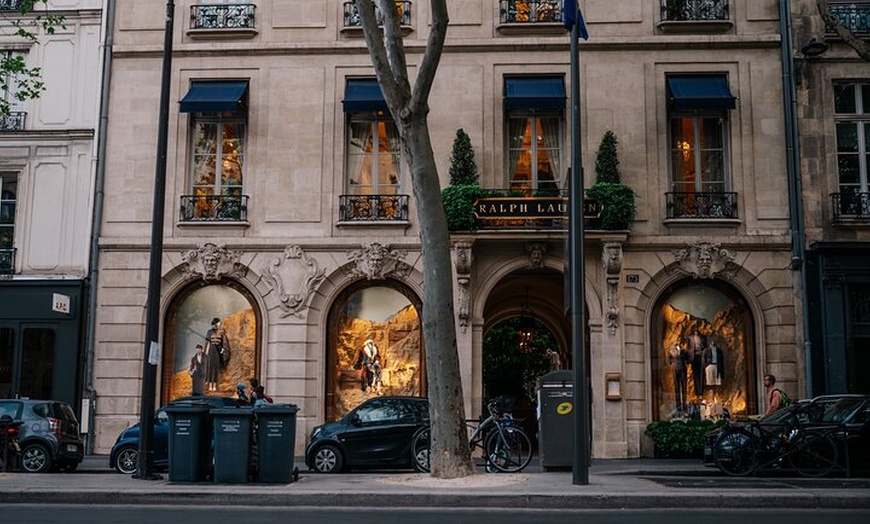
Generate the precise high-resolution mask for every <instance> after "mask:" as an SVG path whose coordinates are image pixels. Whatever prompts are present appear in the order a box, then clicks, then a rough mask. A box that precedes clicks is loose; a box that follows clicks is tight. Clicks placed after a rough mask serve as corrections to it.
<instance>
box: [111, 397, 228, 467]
mask: <svg viewBox="0 0 870 524" xmlns="http://www.w3.org/2000/svg"><path fill="white" fill-rule="evenodd" d="M194 402H196V403H202V402H205V403H206V404H208V405H209V406H211V407H212V408H231V407H235V406H236V399H235V398H232V397H208V396H197V397H182V398H178V399H175V400H173V401H172V402H170V403H169V404H166V405H165V406H162V407H161V408H160V409H158V410H157V412H155V413H154V436H153V438H152V441H151V442H152V447H153V450H154V469H155V470H165V469H167V468H168V467H169V438H168V437H169V415H168V414H167V413H166V407H167V406H176V405H179V404H191V403H194ZM138 463H139V424H135V425H133V426H130V427H128V428H127V429H125V430H124V431H122V432H121V434H120V435H118V438H117V439H116V440H115V444H114V445H113V446H112V451H111V452H110V453H109V467H110V468H113V469H114V470H115V471H117V472H118V473H123V474H125V475H131V474H133V473H135V472H136V469H137V467H138Z"/></svg>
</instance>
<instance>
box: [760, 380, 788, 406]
mask: <svg viewBox="0 0 870 524" xmlns="http://www.w3.org/2000/svg"><path fill="white" fill-rule="evenodd" d="M764 387H765V388H766V389H767V410H765V412H764V416H767V415H772V414H773V413H775V412H776V411H777V410H780V409H782V408H784V407H785V403H784V402H783V394H782V390H780V389H779V388H777V387H776V377H774V376H773V375H764Z"/></svg>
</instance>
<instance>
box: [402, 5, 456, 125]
mask: <svg viewBox="0 0 870 524" xmlns="http://www.w3.org/2000/svg"><path fill="white" fill-rule="evenodd" d="M429 6H430V8H429V10H430V11H431V12H432V25H431V27H430V28H429V40H428V42H427V43H426V51H425V52H424V54H423V60H422V62H421V63H420V69H419V70H418V71H417V79H416V81H415V82H414V93H413V96H412V98H411V104H410V106H411V108H412V110H413V111H415V112H417V111H422V110H425V109H426V104H427V100H429V91H430V90H431V89H432V82H433V80H434V79H435V71H436V70H437V69H438V63H439V62H440V61H441V51H442V50H443V48H444V41H445V40H446V39H447V24H448V22H449V21H450V17H449V16H448V14H447V2H446V0H431V1H430V2H429Z"/></svg>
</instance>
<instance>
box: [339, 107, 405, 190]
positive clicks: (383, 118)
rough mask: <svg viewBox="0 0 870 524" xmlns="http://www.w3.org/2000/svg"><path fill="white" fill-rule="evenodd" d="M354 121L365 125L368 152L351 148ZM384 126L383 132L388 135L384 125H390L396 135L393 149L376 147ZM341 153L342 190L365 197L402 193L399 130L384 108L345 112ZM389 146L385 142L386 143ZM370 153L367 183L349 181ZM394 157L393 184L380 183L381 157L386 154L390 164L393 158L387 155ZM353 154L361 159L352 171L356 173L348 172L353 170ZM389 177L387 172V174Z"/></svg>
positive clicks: (356, 174) (401, 153)
mask: <svg viewBox="0 0 870 524" xmlns="http://www.w3.org/2000/svg"><path fill="white" fill-rule="evenodd" d="M355 124H366V125H367V126H368V128H369V133H370V137H371V140H372V144H371V152H367V151H364V150H362V152H361V153H354V152H353V149H354V148H353V147H352V141H353V140H354V138H355V137H354V133H353V131H354V125H355ZM382 125H383V126H384V134H385V136H388V129H387V126H390V127H392V128H393V131H394V132H395V136H396V147H397V149H396V150H389V149H388V150H387V151H381V150H380V140H381V138H380V134H381V133H380V127H381V126H382ZM373 127H374V128H377V130H378V132H374V129H373ZM345 133H346V135H345V136H346V140H345V152H344V166H345V168H344V182H343V187H344V191H345V193H346V194H348V195H365V196H374V195H391V196H395V195H401V194H402V186H403V184H402V180H403V178H404V170H405V167H404V166H405V155H404V151H403V149H402V144H401V140H400V139H399V129H398V126H397V125H396V123H395V122H394V121H393V119H392V116H391V115H390V114H389V112H388V111H351V112H347V113H346V114H345ZM387 147H388V148H389V144H388V145H387ZM369 155H371V162H370V167H371V171H370V173H369V175H370V179H371V183H369V184H362V183H360V182H356V183H353V176H359V175H360V174H361V173H362V171H363V167H364V165H365V164H364V163H365V158H366V157H367V156H369ZM393 155H395V156H396V162H395V170H396V171H395V183H386V182H385V183H381V178H382V177H381V173H380V165H381V160H382V157H386V160H388V161H389V163H390V164H393V159H392V158H389V157H390V156H393ZM354 157H360V158H361V159H362V160H361V161H360V163H359V169H358V170H356V171H357V172H356V173H351V171H352V170H353V166H354V163H355V162H352V159H353V158H354ZM387 176H389V174H387ZM366 187H368V188H370V190H369V191H365V189H363V188H366ZM382 188H387V189H388V190H387V191H383V190H382Z"/></svg>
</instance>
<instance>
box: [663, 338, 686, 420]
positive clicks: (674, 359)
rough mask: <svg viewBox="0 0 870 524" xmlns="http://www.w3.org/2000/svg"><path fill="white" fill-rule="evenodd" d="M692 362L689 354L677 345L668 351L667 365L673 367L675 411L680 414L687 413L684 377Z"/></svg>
mask: <svg viewBox="0 0 870 524" xmlns="http://www.w3.org/2000/svg"><path fill="white" fill-rule="evenodd" d="M691 361H692V359H691V357H690V356H689V352H688V351H686V350H685V349H683V348H682V347H681V346H680V345H679V344H677V345H676V346H674V347H672V348H671V349H670V351H668V364H669V365H670V366H672V367H673V373H674V397H675V403H676V409H677V411H679V412H680V413H685V412H686V411H687V409H686V408H687V402H688V401H687V399H686V395H687V388H686V377H687V373H686V371H687V369H688V365H689V363H690V362H691Z"/></svg>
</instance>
